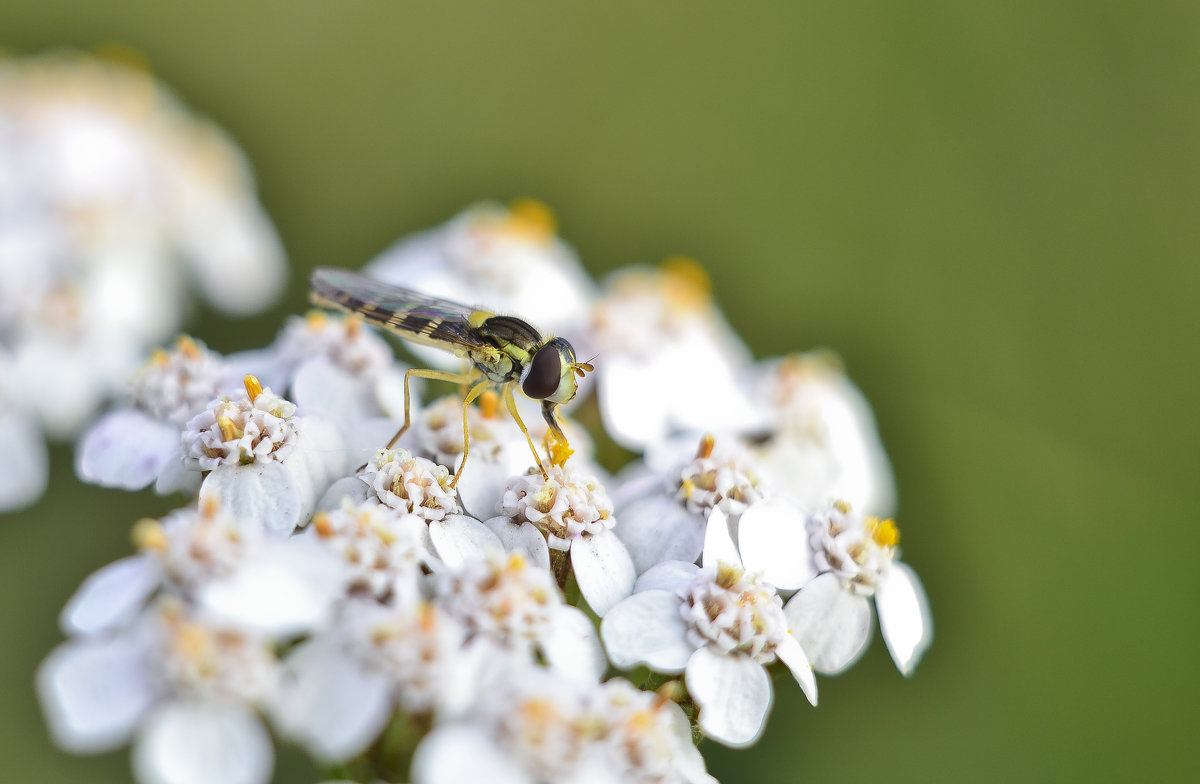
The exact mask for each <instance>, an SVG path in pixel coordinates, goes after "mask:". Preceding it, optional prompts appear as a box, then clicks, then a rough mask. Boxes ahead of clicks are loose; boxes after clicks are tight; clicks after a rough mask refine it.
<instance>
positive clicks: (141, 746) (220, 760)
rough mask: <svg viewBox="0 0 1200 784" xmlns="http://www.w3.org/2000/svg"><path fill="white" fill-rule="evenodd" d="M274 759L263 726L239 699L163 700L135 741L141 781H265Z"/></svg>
mask: <svg viewBox="0 0 1200 784" xmlns="http://www.w3.org/2000/svg"><path fill="white" fill-rule="evenodd" d="M274 764H275V752H274V749H273V748H272V747H271V739H270V737H269V736H268V735H267V730H266V728H265V727H263V725H262V722H260V721H259V720H258V718H257V717H256V716H255V715H254V714H253V713H251V712H250V711H249V710H248V709H247V708H245V707H243V706H242V705H238V704H213V703H201V702H183V703H178V702H177V703H170V704H168V705H165V706H163V707H162V708H160V709H159V710H157V711H155V712H154V714H153V715H151V716H150V717H149V718H148V719H147V720H146V725H145V727H144V728H143V730H142V733H141V736H140V737H139V738H138V739H137V742H136V743H135V744H134V747H133V772H134V776H135V778H137V780H138V782H139V784H211V782H215V781H219V782H222V784H264V782H266V781H268V780H269V779H270V777H271V768H272V767H273V766H274Z"/></svg>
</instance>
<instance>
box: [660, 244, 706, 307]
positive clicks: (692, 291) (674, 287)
mask: <svg viewBox="0 0 1200 784" xmlns="http://www.w3.org/2000/svg"><path fill="white" fill-rule="evenodd" d="M662 269H663V272H664V273H665V277H664V279H663V289H664V293H665V294H666V297H667V299H668V300H669V301H671V302H674V303H675V304H677V305H680V306H683V307H692V308H696V307H700V306H701V305H704V304H707V302H708V300H709V295H710V294H712V281H711V280H710V279H709V277H708V273H707V272H705V271H704V267H702V266H700V262H698V261H696V260H695V259H693V258H690V257H688V256H672V257H670V258H669V259H667V260H666V261H664V262H663V263H662Z"/></svg>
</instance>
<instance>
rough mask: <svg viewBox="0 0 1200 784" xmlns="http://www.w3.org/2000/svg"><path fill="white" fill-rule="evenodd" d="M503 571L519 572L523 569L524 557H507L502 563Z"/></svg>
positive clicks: (516, 554) (517, 555)
mask: <svg viewBox="0 0 1200 784" xmlns="http://www.w3.org/2000/svg"><path fill="white" fill-rule="evenodd" d="M504 569H505V571H509V572H520V571H522V570H524V569H525V556H524V555H522V554H521V553H512V554H511V555H509V556H508V560H507V561H505V563H504Z"/></svg>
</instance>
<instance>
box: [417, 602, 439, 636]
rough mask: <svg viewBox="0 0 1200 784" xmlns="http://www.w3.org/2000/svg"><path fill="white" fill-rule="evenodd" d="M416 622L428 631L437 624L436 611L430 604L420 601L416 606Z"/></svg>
mask: <svg viewBox="0 0 1200 784" xmlns="http://www.w3.org/2000/svg"><path fill="white" fill-rule="evenodd" d="M417 623H418V624H420V625H421V628H422V629H423V630H425V631H429V630H430V629H432V628H433V627H434V626H435V625H436V624H437V611H436V610H434V609H433V605H432V604H430V603H429V602H421V605H420V606H419V607H418V608H417Z"/></svg>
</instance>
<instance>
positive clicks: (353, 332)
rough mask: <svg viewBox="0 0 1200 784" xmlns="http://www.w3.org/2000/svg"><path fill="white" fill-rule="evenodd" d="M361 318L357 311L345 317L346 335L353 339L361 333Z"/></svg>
mask: <svg viewBox="0 0 1200 784" xmlns="http://www.w3.org/2000/svg"><path fill="white" fill-rule="evenodd" d="M362 327H363V320H362V316H360V315H358V314H357V313H351V314H350V315H349V316H348V317H347V318H346V337H348V338H350V339H351V340H353V339H354V338H357V337H358V336H359V335H360V334H362Z"/></svg>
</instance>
